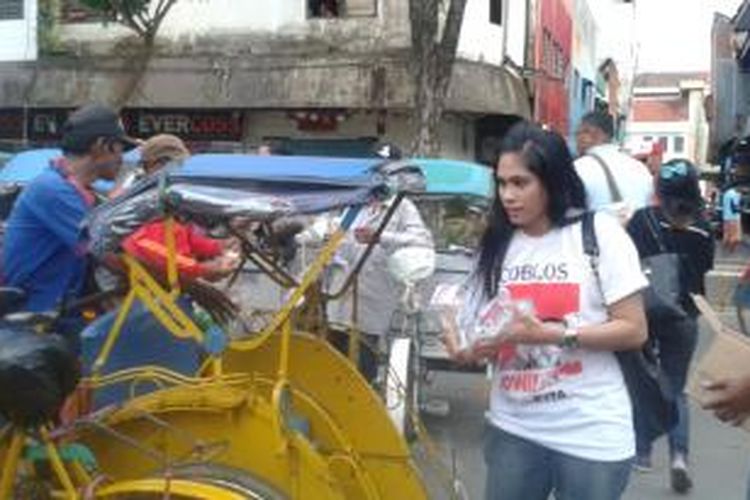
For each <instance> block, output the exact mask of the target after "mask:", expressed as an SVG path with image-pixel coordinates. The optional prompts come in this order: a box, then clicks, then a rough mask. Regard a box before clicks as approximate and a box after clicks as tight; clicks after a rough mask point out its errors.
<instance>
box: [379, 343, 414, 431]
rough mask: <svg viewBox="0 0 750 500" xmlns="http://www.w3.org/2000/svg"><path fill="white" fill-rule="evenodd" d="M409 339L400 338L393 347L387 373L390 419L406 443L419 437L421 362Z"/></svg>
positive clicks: (387, 397)
mask: <svg viewBox="0 0 750 500" xmlns="http://www.w3.org/2000/svg"><path fill="white" fill-rule="evenodd" d="M415 354H416V353H415V349H414V345H413V343H412V341H411V339H409V338H397V339H395V340H394V341H393V343H392V344H391V349H390V353H389V355H388V372H387V374H386V383H385V389H386V397H385V399H386V401H385V403H386V407H387V408H388V414H389V415H390V417H391V420H392V421H393V423H394V424H395V425H396V428H397V429H398V430H399V432H400V433H401V435H402V436H404V438H405V439H406V440H407V441H413V440H414V439H415V438H416V437H417V432H416V429H415V426H414V420H413V418H414V417H413V413H414V412H418V411H419V377H420V373H419V371H418V364H417V363H418V361H417V360H416V359H415V358H417V356H416V355H415Z"/></svg>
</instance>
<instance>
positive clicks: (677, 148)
mask: <svg viewBox="0 0 750 500" xmlns="http://www.w3.org/2000/svg"><path fill="white" fill-rule="evenodd" d="M674 152H675V153H684V152H685V138H684V137H682V136H681V135H678V136H676V137H675V138H674Z"/></svg>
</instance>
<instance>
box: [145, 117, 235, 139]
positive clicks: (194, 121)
mask: <svg viewBox="0 0 750 500" xmlns="http://www.w3.org/2000/svg"><path fill="white" fill-rule="evenodd" d="M134 117H135V131H134V133H135V134H136V135H138V136H141V137H149V136H152V135H155V134H175V135H179V136H181V137H183V138H186V139H201V138H208V139H210V138H216V137H218V138H229V137H232V138H236V137H240V136H241V135H242V117H241V115H240V114H239V113H231V114H223V113H219V114H204V113H190V112H186V113H158V112H157V113H149V112H139V113H137V114H135V115H134Z"/></svg>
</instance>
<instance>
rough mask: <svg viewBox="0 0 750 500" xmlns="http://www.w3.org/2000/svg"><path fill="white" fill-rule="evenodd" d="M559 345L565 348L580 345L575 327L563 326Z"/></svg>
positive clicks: (574, 347)
mask: <svg viewBox="0 0 750 500" xmlns="http://www.w3.org/2000/svg"><path fill="white" fill-rule="evenodd" d="M559 345H560V347H564V348H566V349H577V348H578V347H580V345H579V343H578V329H576V328H565V330H564V331H563V334H562V337H560V344H559Z"/></svg>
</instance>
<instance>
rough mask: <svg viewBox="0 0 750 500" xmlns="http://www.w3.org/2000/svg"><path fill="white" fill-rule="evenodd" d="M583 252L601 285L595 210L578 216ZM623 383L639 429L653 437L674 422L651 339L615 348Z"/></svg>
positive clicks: (674, 410) (670, 397)
mask: <svg viewBox="0 0 750 500" xmlns="http://www.w3.org/2000/svg"><path fill="white" fill-rule="evenodd" d="M581 233H582V236H583V252H584V253H585V254H586V255H587V256H588V257H589V264H590V266H591V270H592V272H593V273H594V276H595V278H596V280H597V283H598V285H599V288H600V289H601V288H602V283H601V278H600V276H599V242H598V241H597V237H596V231H595V230H594V213H593V212H586V213H584V214H583V215H582V216H581ZM615 356H616V357H617V361H618V362H619V364H620V369H621V370H622V375H623V378H624V379H625V385H626V386H627V388H628V394H629V395H630V401H631V404H632V405H633V421H634V422H633V423H634V425H635V426H636V427H637V428H639V429H648V430H650V431H651V434H652V435H651V436H648V438H649V440H651V441H653V440H654V439H656V438H658V437H659V436H661V435H662V434H665V433H667V432H669V431H670V430H671V429H672V428H673V427H674V426H675V425H677V418H678V416H677V404H676V399H675V396H676V395H675V394H674V391H673V390H672V388H671V385H670V383H669V380H667V377H666V375H665V374H664V371H663V370H662V369H661V365H660V364H659V359H658V357H657V356H656V352H655V350H654V345H653V342H651V341H650V340H647V341H646V343H645V344H644V345H643V347H642V348H641V349H638V350H633V351H617V352H615Z"/></svg>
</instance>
